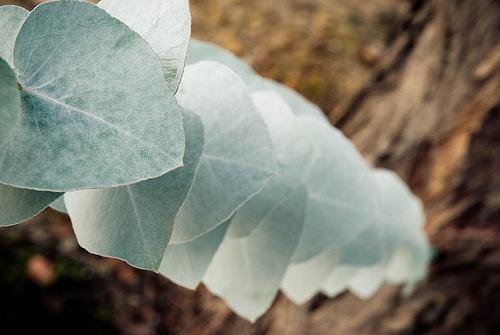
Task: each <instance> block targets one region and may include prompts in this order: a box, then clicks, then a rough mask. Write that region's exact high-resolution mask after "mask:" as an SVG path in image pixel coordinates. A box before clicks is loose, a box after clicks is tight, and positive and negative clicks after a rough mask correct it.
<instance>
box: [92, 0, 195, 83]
mask: <svg viewBox="0 0 500 335" xmlns="http://www.w3.org/2000/svg"><path fill="white" fill-rule="evenodd" d="M98 5H99V7H101V8H103V9H105V10H106V11H107V12H108V13H110V14H111V15H113V16H114V17H116V18H118V19H119V20H121V21H122V22H124V23H125V24H127V25H128V26H129V27H130V28H132V29H133V30H134V31H136V32H137V33H139V34H140V35H141V36H142V37H143V38H144V39H145V40H146V41H147V42H148V43H149V45H150V46H151V48H152V49H153V51H154V52H155V53H156V54H157V55H158V57H160V60H161V63H162V67H163V74H164V76H165V78H166V79H167V82H168V84H169V87H170V90H171V91H172V92H175V91H177V87H178V85H179V82H180V80H181V77H182V72H183V70H184V61H185V59H186V53H187V49H188V43H189V36H190V35H191V16H190V13H189V1H188V0H101V1H100V2H99V4H98Z"/></svg>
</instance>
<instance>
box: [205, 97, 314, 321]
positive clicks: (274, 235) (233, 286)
mask: <svg viewBox="0 0 500 335" xmlns="http://www.w3.org/2000/svg"><path fill="white" fill-rule="evenodd" d="M253 100H254V103H255V105H256V106H257V109H258V110H259V112H260V113H261V115H262V117H263V119H264V120H265V122H266V125H267V127H268V129H269V132H270V134H271V138H272V140H273V144H274V147H275V150H276V155H277V162H278V170H277V173H276V175H274V176H273V177H272V178H271V180H270V181H269V183H268V184H267V185H266V186H265V188H264V189H263V190H262V191H261V192H260V193H259V194H257V195H256V196H254V197H253V198H252V199H250V200H249V201H248V202H247V203H246V204H245V205H244V206H243V207H242V208H240V209H239V210H238V212H237V213H236V214H235V216H234V218H233V220H232V222H231V226H230V228H229V232H228V236H226V238H225V239H224V241H223V243H222V244H221V246H220V248H219V250H218V251H217V254H216V255H215V257H214V260H213V261H212V263H211V264H210V267H209V269H208V271H207V274H206V275H205V278H204V283H205V284H206V285H207V286H208V288H209V289H210V290H211V291H212V292H213V293H215V294H217V295H220V296H221V297H223V298H224V299H225V300H226V301H227V302H228V304H229V305H230V306H231V307H232V308H233V309H234V310H235V311H236V312H237V313H239V314H241V315H243V316H244V317H246V318H249V319H251V320H255V319H256V318H257V317H258V316H260V315H262V314H263V313H264V312H265V311H266V309H267V308H269V306H270V305H271V303H272V301H273V300H274V297H275V296H276V294H277V292H278V289H279V286H280V283H281V280H282V278H283V276H284V274H285V272H286V269H287V267H288V264H289V262H290V260H291V258H292V255H293V253H294V251H295V247H296V245H297V242H298V240H299V237H300V234H301V232H302V225H303V222H304V217H305V214H306V207H307V192H306V189H305V187H304V185H303V184H302V178H303V177H304V175H305V174H306V173H307V171H308V169H309V166H310V164H311V161H312V158H313V156H314V147H313V143H312V140H311V139H310V138H309V136H308V134H307V132H306V130H305V129H304V128H303V127H301V125H300V124H299V122H298V120H297V119H296V118H295V117H294V115H293V113H292V112H291V110H290V109H289V108H288V106H287V105H286V104H285V103H284V102H283V101H282V100H281V98H280V97H279V96H278V95H277V94H275V93H273V92H272V91H261V92H257V93H254V94H253Z"/></svg>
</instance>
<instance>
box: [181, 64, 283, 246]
mask: <svg viewBox="0 0 500 335" xmlns="http://www.w3.org/2000/svg"><path fill="white" fill-rule="evenodd" d="M221 92H223V93H221ZM177 98H178V101H179V103H180V104H181V106H183V107H185V108H187V109H189V110H192V111H193V112H195V113H196V114H198V115H199V116H200V117H201V119H202V122H203V126H204V128H205V139H206V141H205V147H204V150H203V155H202V157H201V159H200V164H199V166H198V169H197V171H196V176H195V179H194V182H193V185H192V187H191V190H190V191H189V194H188V197H187V199H186V202H185V203H184V206H183V207H182V209H181V211H180V212H179V215H178V217H177V219H176V223H175V227H174V231H173V234H172V242H171V243H177V244H178V243H185V242H187V241H190V240H193V239H195V238H197V237H199V236H201V235H203V234H205V233H206V232H208V231H210V230H212V229H214V228H215V227H217V226H218V225H219V224H221V223H222V222H224V221H226V220H227V219H229V218H230V217H231V216H232V215H233V214H234V213H235V211H236V210H237V209H239V208H240V207H241V206H242V205H243V204H244V203H245V202H246V201H248V200H249V199H250V198H251V197H252V196H254V195H255V194H257V193H258V192H260V191H261V190H262V188H263V187H264V186H265V184H266V183H267V181H268V180H269V178H270V177H271V175H272V174H273V172H274V169H275V159H274V151H273V146H272V142H271V139H270V137H269V133H268V131H267V128H266V125H265V123H264V121H263V120H262V118H261V116H260V115H259V113H258V112H257V111H256V109H255V107H254V105H253V102H252V99H251V98H250V96H249V94H248V93H247V88H246V87H245V85H244V83H243V82H242V81H241V79H239V77H238V76H237V75H236V74H235V73H234V72H233V71H231V70H230V69H229V68H228V67H226V66H224V65H222V64H219V63H215V62H200V63H198V64H196V65H191V66H188V67H186V70H185V73H184V77H183V79H182V82H181V85H180V87H179V91H178V93H177Z"/></svg>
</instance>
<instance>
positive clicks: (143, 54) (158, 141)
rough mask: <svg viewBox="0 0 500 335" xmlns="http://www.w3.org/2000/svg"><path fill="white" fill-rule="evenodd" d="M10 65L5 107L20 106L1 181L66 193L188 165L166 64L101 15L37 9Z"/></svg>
mask: <svg viewBox="0 0 500 335" xmlns="http://www.w3.org/2000/svg"><path fill="white" fill-rule="evenodd" d="M13 63H14V69H15V71H16V72H17V78H18V83H13V82H12V81H9V80H4V79H3V78H2V81H1V82H0V86H1V90H2V91H4V90H9V92H12V93H11V94H9V96H7V97H6V100H4V101H5V103H8V104H10V105H11V106H14V105H16V106H17V107H16V108H15V109H9V113H10V114H11V115H12V116H15V117H17V118H18V122H17V123H16V126H15V128H13V129H11V133H10V135H9V138H8V140H7V141H3V147H2V153H1V157H0V182H2V183H4V184H9V185H12V186H17V187H23V188H31V189H39V190H48V191H67V190H73V189H80V188H91V187H102V186H116V185H121V184H127V183H131V182H136V181H140V180H143V179H147V178H152V177H157V176H159V175H162V174H164V173H165V172H168V171H169V170H172V169H174V168H176V167H178V166H180V165H182V156H183V150H184V134H183V129H182V117H181V115H180V113H179V111H178V108H177V104H176V102H175V99H174V97H173V95H172V93H169V90H168V87H167V84H166V81H165V79H164V78H163V76H162V75H161V65H160V61H159V60H158V58H157V56H156V55H155V54H154V53H153V52H152V51H151V49H150V47H149V46H148V44H147V43H146V42H145V41H144V40H143V39H142V38H141V37H140V36H139V35H138V34H136V33H134V32H133V31H132V30H130V29H129V28H128V27H127V26H125V25H124V24H123V23H121V22H120V21H118V20H117V19H115V18H113V17H111V16H110V15H109V14H107V13H106V12H105V11H104V10H102V9H99V8H98V7H96V6H94V5H92V4H89V3H86V2H80V1H57V2H48V3H44V4H42V5H40V6H37V7H36V8H35V9H34V10H33V11H32V12H31V13H30V15H29V16H28V17H27V18H26V20H25V21H24V23H23V24H22V26H21V28H20V31H19V33H18V35H17V38H16V42H15V46H14V57H13ZM18 85H19V86H18ZM18 87H19V89H18ZM4 101H3V102H2V103H4ZM2 114H3V112H2ZM2 135H3V134H2ZM28 161H29V162H30V164H26V162H28Z"/></svg>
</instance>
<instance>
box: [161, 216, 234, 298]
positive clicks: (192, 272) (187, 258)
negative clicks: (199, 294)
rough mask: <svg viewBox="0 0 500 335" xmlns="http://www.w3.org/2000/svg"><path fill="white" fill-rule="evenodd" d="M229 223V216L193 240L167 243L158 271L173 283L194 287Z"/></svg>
mask: <svg viewBox="0 0 500 335" xmlns="http://www.w3.org/2000/svg"><path fill="white" fill-rule="evenodd" d="M230 223H231V218H230V219H229V220H227V221H226V222H223V223H222V224H220V225H219V226H217V227H216V228H215V229H213V230H211V231H209V232H208V233H206V234H204V235H202V236H200V237H198V238H195V239H194V240H191V241H189V242H186V243H180V244H169V245H168V247H167V250H166V252H165V257H164V258H163V260H162V262H161V264H160V270H159V272H160V273H161V274H162V275H164V276H165V277H167V278H168V279H170V280H171V281H173V282H174V283H177V284H179V285H181V286H183V287H186V288H190V289H195V288H196V286H198V284H199V283H200V281H201V279H202V278H203V276H204V275H205V272H206V271H207V268H208V266H209V264H210V262H211V261H212V258H213V257H214V255H215V253H216V251H217V249H218V248H219V245H220V244H221V242H222V239H223V238H224V236H225V235H226V231H227V227H228V226H229V225H230Z"/></svg>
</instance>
